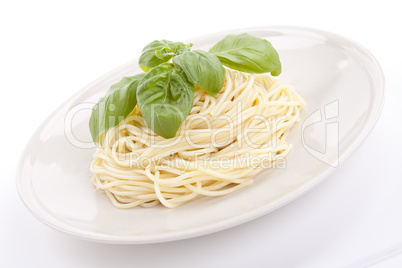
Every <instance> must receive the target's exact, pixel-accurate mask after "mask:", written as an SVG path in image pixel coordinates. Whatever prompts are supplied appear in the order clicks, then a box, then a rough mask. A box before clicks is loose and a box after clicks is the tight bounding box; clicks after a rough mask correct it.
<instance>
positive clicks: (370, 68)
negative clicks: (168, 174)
mask: <svg viewBox="0 0 402 268" xmlns="http://www.w3.org/2000/svg"><path fill="white" fill-rule="evenodd" d="M242 32H248V33H250V34H253V35H256V36H259V37H262V38H267V39H268V40H269V41H270V42H271V43H272V44H273V45H274V47H275V48H276V49H277V50H278V52H279V55H280V58H281V61H282V66H283V72H282V75H281V80H282V81H283V82H284V83H288V84H291V85H293V86H295V87H296V89H297V91H298V93H299V94H300V95H301V96H302V97H303V98H304V99H305V100H306V102H307V106H306V107H305V109H304V110H303V112H302V115H301V121H300V123H298V124H297V125H296V126H295V127H294V129H292V131H291V135H290V136H289V138H288V140H289V141H290V142H291V143H292V144H293V149H292V151H291V153H290V154H289V155H288V157H287V158H286V163H282V164H281V166H278V167H276V168H275V169H272V170H267V171H264V172H263V173H261V174H260V175H258V176H257V177H256V178H255V180H254V184H253V185H251V186H249V187H247V188H245V189H242V190H240V191H238V192H236V193H234V194H231V195H228V196H224V197H212V198H209V197H208V198H201V199H198V200H196V201H193V202H190V203H188V204H185V205H183V206H181V207H178V208H175V209H167V208H164V207H162V206H157V207H154V208H149V209H143V208H134V209H128V210H121V209H117V208H115V207H114V206H113V205H112V204H111V203H110V201H109V200H108V198H107V196H106V195H105V194H104V193H103V192H101V191H96V190H95V188H94V187H93V186H92V184H91V173H90V171H89V165H90V163H91V160H92V154H93V153H94V151H95V148H93V144H92V142H91V138H90V133H89V130H88V119H89V116H90V108H91V107H92V106H93V104H94V103H95V102H96V101H97V100H98V99H99V97H101V96H102V95H103V94H104V93H105V91H106V90H107V88H108V87H109V85H111V84H112V83H114V82H116V81H118V80H119V79H120V78H121V77H123V76H126V75H134V74H136V73H139V72H140V69H139V68H138V67H137V66H138V63H137V62H138V61H137V59H135V60H133V61H131V62H129V63H127V64H125V65H123V66H121V67H119V68H117V69H115V70H114V71H112V72H110V73H108V74H106V75H104V76H102V77H101V78H99V79H98V80H96V81H95V82H93V83H92V84H90V85H89V86H87V87H86V88H84V89H83V90H82V91H80V92H79V93H78V94H76V95H74V96H73V97H72V98H70V99H69V100H67V101H66V102H65V103H64V104H63V105H61V106H60V107H59V108H58V109H57V110H56V111H55V112H54V113H52V114H51V115H50V117H49V118H48V119H47V120H46V121H45V122H44V123H43V124H42V125H41V126H40V128H39V129H38V130H37V131H36V133H35V134H34V135H33V137H32V138H31V140H30V142H29V143H28V146H27V148H26V150H25V152H24V154H23V156H22V159H21V162H20V165H19V172H18V175H17V186H18V190H19V193H20V196H21V198H22V200H23V202H24V203H25V205H26V206H27V207H28V209H29V210H30V211H31V212H32V213H33V214H34V215H35V216H36V217H37V218H38V219H39V220H41V221H42V222H44V223H46V224H47V225H49V226H51V227H53V228H55V229H57V230H60V231H63V232H66V233H69V234H73V235H76V236H78V237H81V238H84V239H89V240H93V241H98V242H105V243H120V244H140V243H155V242H162V241H171V240H179V239H184V238H189V237H195V236H200V235H204V234H208V233H212V232H216V231H219V230H223V229H226V228H229V227H232V226H235V225H238V224H241V223H244V222H247V221H250V220H252V219H254V218H257V217H259V216H262V215H264V214H267V213H269V212H271V211H273V210H275V209H277V208H279V207H280V206H282V205H284V204H286V203H288V202H289V201H291V200H293V199H295V198H296V197H299V196H300V195H302V194H304V193H305V192H306V191H307V190H309V189H311V188H312V187H313V186H315V185H317V183H319V182H320V181H322V180H323V179H324V177H326V176H327V175H328V174H329V173H330V172H331V171H333V170H334V169H335V168H336V167H337V166H338V165H339V163H342V162H343V161H344V160H345V159H346V158H347V157H348V156H349V155H350V154H351V153H352V152H353V151H354V150H355V149H356V148H357V147H358V145H359V144H360V143H361V142H362V141H363V140H364V139H365V138H366V137H367V135H368V134H369V132H370V131H371V129H372V128H373V126H374V124H375V122H376V120H377V118H378V116H379V114H380V111H381V108H382V105H383V100H384V78H383V74H382V71H381V68H380V66H379V65H378V63H377V61H376V60H375V59H374V57H373V56H372V55H371V54H370V53H369V52H368V51H367V50H366V49H364V48H363V47H362V46H360V45H359V44H357V43H355V42H353V41H351V40H348V39H346V38H344V37H341V36H339V35H336V34H332V33H328V32H324V31H320V30H314V29H306V28H298V27H261V28H251V29H239V30H233V31H228V32H222V33H217V34H212V35H208V36H204V37H200V38H195V39H193V40H190V41H191V42H192V43H194V44H195V45H194V49H196V48H197V49H205V50H207V49H208V48H210V47H211V46H212V45H213V44H215V43H216V42H217V41H219V40H220V39H221V38H223V37H224V36H226V35H227V34H238V33H242Z"/></svg>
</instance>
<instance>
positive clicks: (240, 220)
mask: <svg viewBox="0 0 402 268" xmlns="http://www.w3.org/2000/svg"><path fill="white" fill-rule="evenodd" d="M256 30H272V31H274V30H297V31H303V32H310V33H319V34H321V35H325V36H333V37H336V38H339V39H341V40H343V41H348V42H349V43H350V44H352V45H353V46H354V47H355V48H357V49H358V51H359V52H360V53H361V52H364V53H365V54H366V55H367V56H368V57H369V59H370V60H371V61H372V63H374V66H375V67H376V71H377V72H378V75H379V79H380V81H379V85H380V88H378V89H377V91H376V92H380V93H381V96H379V97H381V99H380V100H379V106H378V109H377V110H376V111H373V112H374V113H373V115H371V116H370V122H367V123H366V124H365V125H364V128H363V129H362V132H360V134H359V135H358V137H357V138H356V140H355V141H353V143H352V144H351V146H349V147H348V148H347V149H345V151H344V152H343V154H342V155H339V160H338V161H339V164H338V166H337V167H339V166H341V165H342V164H343V163H344V162H345V161H346V160H347V159H348V158H349V157H350V156H351V155H352V154H353V153H354V152H355V151H356V150H357V149H358V148H359V147H360V146H361V145H362V144H363V143H364V141H365V140H366V139H367V138H368V136H369V134H370V133H371V131H372V130H373V128H374V127H375V125H376V124H377V122H378V119H379V118H380V116H381V113H382V110H383V107H384V103H385V98H386V86H385V76H384V72H383V70H382V68H381V66H380V64H379V62H378V60H377V59H376V58H375V57H374V55H373V54H372V53H371V52H370V51H369V50H368V49H366V48H365V47H364V46H362V45H361V44H360V43H358V42H356V41H354V40H353V39H351V38H349V37H345V36H342V35H339V34H337V33H333V32H329V31H326V30H322V29H317V28H310V27H300V26H288V25H269V26H257V27H247V28H236V29H229V30H225V31H219V32H214V33H210V34H205V35H201V36H196V37H194V39H202V38H212V37H213V36H217V35H225V34H230V33H233V32H238V31H256ZM132 61H133V59H131V60H130V61H128V62H126V63H124V64H121V65H119V66H117V67H116V68H114V69H112V70H110V71H108V72H106V73H104V74H102V75H101V76H99V77H98V78H97V79H95V80H94V81H92V82H91V83H89V84H87V85H86V86H84V87H83V88H81V89H80V90H78V91H76V92H75V93H73V94H72V95H71V96H70V97H69V98H68V99H67V100H65V101H64V102H63V103H61V104H60V105H58V108H57V109H56V110H55V111H58V110H59V109H60V108H61V107H63V106H65V105H66V104H67V103H69V102H71V101H72V100H74V99H75V98H76V97H77V95H78V94H79V93H82V92H83V89H87V88H90V87H91V86H92V85H93V84H96V83H97V82H98V81H99V80H101V79H102V78H103V77H105V76H107V75H111V74H112V73H114V72H116V71H117V70H120V69H122V68H123V67H125V66H126V65H128V64H130V63H131V62H132ZM55 111H53V113H50V114H49V115H48V116H47V117H46V119H45V120H44V121H43V122H42V123H41V124H40V125H39V127H38V128H37V129H36V131H35V132H34V133H33V134H32V136H31V137H30V139H29V140H28V142H27V143H26V145H25V148H24V150H23V152H22V154H21V156H20V160H19V163H18V165H17V172H16V187H17V192H18V194H19V197H20V199H21V201H22V202H23V204H24V205H25V207H26V208H27V209H28V210H29V211H30V212H31V214H32V215H33V216H34V217H35V218H37V219H38V220H39V221H41V222H43V223H44V224H45V225H47V226H49V227H51V228H53V229H55V230H57V231H60V232H62V233H65V234H69V235H72V236H74V237H78V238H81V239H84V240H89V241H93V242H101V243H108V244H151V243H160V242H168V241H177V240H183V239H189V238H194V237H199V236H202V235H206V234H211V233H215V232H219V231H222V230H225V229H229V228H232V227H235V226H238V225H241V224H244V223H246V222H249V221H252V220H254V219H256V218H259V217H261V216H263V215H267V214H269V213H271V212H272V211H274V210H276V209H279V208H281V207H282V206H284V205H286V204H288V203H290V202H291V201H293V200H295V199H297V198H299V197H301V196H302V195H304V194H305V193H306V192H308V191H309V190H311V189H313V188H315V186H317V185H318V184H320V183H321V182H322V181H323V180H324V179H325V178H327V177H328V176H329V175H330V174H331V173H332V172H333V171H335V170H336V169H335V168H328V169H327V170H326V171H325V172H323V173H321V174H320V175H319V176H317V177H315V178H314V180H310V181H308V182H307V183H306V184H305V185H303V186H302V187H301V188H299V189H297V190H296V191H293V192H292V193H291V194H288V195H286V196H284V197H282V198H280V199H279V200H276V201H274V202H273V203H271V204H266V205H262V206H260V207H257V208H254V209H253V210H251V211H248V212H246V213H241V214H237V215H235V216H233V217H230V218H228V219H225V220H221V221H218V222H214V223H211V224H207V225H202V226H200V227H196V228H191V229H189V230H185V231H175V232H172V233H167V234H166V233H165V234H158V235H148V236H144V237H143V236H128V237H120V236H106V235H100V234H98V235H97V236H94V235H93V234H94V232H88V231H83V230H81V229H79V228H76V227H72V226H70V225H66V226H68V228H66V227H63V226H60V225H57V224H54V223H52V222H50V221H46V220H45V217H43V216H41V215H40V213H38V212H37V211H36V210H35V209H34V208H33V207H32V206H31V205H30V204H29V202H28V201H27V200H26V198H25V196H24V193H23V189H22V185H21V182H22V168H23V165H24V162H25V156H26V155H27V154H28V153H29V151H30V147H31V145H32V143H33V142H34V138H35V137H36V136H37V135H38V134H39V133H40V131H41V130H42V129H43V127H44V126H45V125H47V123H48V121H49V120H50V119H51V118H52V116H53V114H54V112H55Z"/></svg>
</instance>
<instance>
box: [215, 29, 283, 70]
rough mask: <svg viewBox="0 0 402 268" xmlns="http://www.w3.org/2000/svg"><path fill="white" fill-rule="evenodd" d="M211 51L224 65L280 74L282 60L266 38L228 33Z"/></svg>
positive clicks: (236, 68) (238, 68)
mask: <svg viewBox="0 0 402 268" xmlns="http://www.w3.org/2000/svg"><path fill="white" fill-rule="evenodd" d="M209 52H211V53H213V54H215V55H216V56H217V57H218V58H219V60H220V61H221V62H222V63H223V65H225V66H227V67H229V68H232V69H235V70H238V71H242V72H247V73H267V72H271V74H272V75H279V74H280V73H281V62H280V60H279V55H278V52H277V51H276V50H275V48H274V47H273V46H272V45H271V43H270V42H268V41H267V40H265V39H262V38H259V37H256V36H252V35H249V34H247V33H244V34H239V35H228V36H226V37H225V38H223V39H222V40H221V41H219V42H218V43H216V44H215V45H214V46H213V47H212V48H211V49H210V50H209Z"/></svg>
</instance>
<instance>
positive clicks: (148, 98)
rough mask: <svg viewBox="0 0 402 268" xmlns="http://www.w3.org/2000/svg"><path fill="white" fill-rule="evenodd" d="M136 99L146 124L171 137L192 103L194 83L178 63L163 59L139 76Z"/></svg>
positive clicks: (155, 130) (166, 136)
mask: <svg viewBox="0 0 402 268" xmlns="http://www.w3.org/2000/svg"><path fill="white" fill-rule="evenodd" d="M137 100H138V106H139V107H140V110H141V114H142V117H143V118H144V121H145V123H146V124H147V126H148V127H149V128H150V129H151V130H152V131H153V132H155V133H156V134H158V135H160V136H162V137H164V138H165V139H169V138H173V137H174V136H175V135H176V132H177V130H178V129H179V127H180V125H181V124H182V123H183V121H184V120H185V119H186V117H187V116H188V114H189V113H190V111H191V108H192V107H193V102H194V85H193V84H192V83H191V82H190V81H188V79H187V77H186V75H185V73H184V72H183V70H182V69H181V68H180V67H179V66H175V65H174V64H173V63H170V62H166V63H162V64H160V65H158V66H156V67H154V68H152V69H151V70H150V71H149V72H148V73H146V74H145V76H144V77H143V78H142V79H141V81H140V83H139V84H138V88H137Z"/></svg>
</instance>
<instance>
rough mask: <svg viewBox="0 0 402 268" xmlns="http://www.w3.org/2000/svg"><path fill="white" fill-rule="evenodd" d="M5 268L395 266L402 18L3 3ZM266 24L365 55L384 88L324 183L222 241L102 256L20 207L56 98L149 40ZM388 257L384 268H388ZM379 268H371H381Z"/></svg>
mask: <svg viewBox="0 0 402 268" xmlns="http://www.w3.org/2000/svg"><path fill="white" fill-rule="evenodd" d="M0 3H1V4H0V29H1V31H0V37H1V40H0V82H1V83H0V88H1V96H0V100H1V101H0V119H1V121H0V126H1V132H0V135H1V137H0V140H1V147H0V150H1V153H0V158H1V159H0V165H1V166H0V169H1V170H0V174H1V184H0V215H1V216H0V261H1V266H2V267H161V266H164V267H203V266H204V267H205V266H207V265H208V266H209V267H246V266H249V267H402V209H401V206H402V172H401V168H400V167H401V165H402V161H401V160H402V153H401V152H402V142H401V137H402V127H401V123H402V120H401V114H402V105H401V101H400V99H402V93H401V92H402V87H401V85H402V78H401V74H402V72H401V71H402V67H401V66H402V64H401V63H402V53H401V48H402V39H401V37H400V36H401V30H400V26H401V25H402V19H401V16H400V7H399V5H398V4H397V1H351V0H348V1H339V0H338V1H330V2H329V1H328V2H327V1H267V0H264V1H254V0H245V1H236V0H233V1H218V0H214V1H209V0H208V1H207V0H204V1H199V2H195V1H173V0H172V1H147V2H146V1H141V2H140V1H108V2H103V1H65V2H61V1H1V2H0ZM268 25H294V26H306V27H313V28H318V29H322V30H327V31H331V32H335V33H338V34H341V35H343V36H345V37H348V38H351V39H353V40H355V41H357V42H358V43H360V44H362V45H363V46H365V47H366V48H367V49H369V50H370V51H371V52H372V53H373V54H374V56H375V57H376V58H377V59H378V61H379V62H380V64H381V66H382V68H383V70H384V73H385V77H386V83H387V99H386V102H385V106H384V110H383V113H382V116H381V118H380V120H379V122H378V123H377V125H376V127H375V129H374V130H373V132H372V133H371V135H370V136H369V137H368V139H367V140H366V141H365V143H364V144H363V145H362V146H360V148H359V150H358V151H357V152H356V153H354V154H353V156H352V157H351V158H349V159H348V161H347V162H345V163H344V164H343V165H342V166H340V167H338V168H337V170H336V171H335V172H334V173H333V174H332V175H330V176H329V177H328V178H327V179H326V180H325V181H324V182H323V183H322V184H320V185H319V186H318V187H316V188H315V189H313V190H312V191H310V192H308V193H307V194H306V195H304V196H303V197H301V198H299V199H297V200H296V201H294V202H292V203H291V204H289V205H287V206H285V207H283V208H281V209H279V210H277V211H275V212H273V213H271V214H269V215H266V216H264V217H262V218H259V219H257V220H254V221H252V222H249V223H246V224H243V225H241V226H238V227H235V228H232V229H229V230H226V231H222V232H219V233H215V234H211V235H207V236H203V237H199V238H194V239H188V240H184V241H176V242H169V243H161V244H154V245H131V246H127V245H126V246H124V245H106V244H96V243H92V242H87V241H82V240H79V239H77V238H75V237H70V236H68V235H66V234H63V233H59V232H57V231H54V230H52V229H50V228H48V227H47V226H45V225H44V224H42V223H40V222H39V221H38V220H36V219H35V218H34V217H33V216H32V215H31V214H30V213H29V212H28V210H27V209H26V208H25V207H24V206H23V204H22V202H21V201H20V199H19V197H18V193H17V191H16V187H15V174H16V168H17V163H18V160H19V157H20V156H21V154H22V151H23V149H24V146H25V144H26V143H27V141H28V139H29V137H30V136H31V135H32V134H33V132H34V131H35V129H36V128H37V127H39V125H40V124H41V122H42V121H43V120H44V119H45V118H46V117H47V116H48V115H49V113H51V112H52V111H54V110H55V109H56V108H57V107H58V106H59V105H60V104H61V103H62V102H63V101H64V100H65V99H66V98H68V97H70V96H71V95H73V94H74V93H76V92H77V91H79V90H80V89H81V88H83V87H84V86H85V85H86V84H88V83H90V82H91V81H93V80H94V79H96V78H98V77H99V76H101V75H102V74H104V73H106V72H107V71H109V70H111V69H113V68H115V67H117V66H119V65H121V64H123V63H125V62H127V61H129V60H131V59H133V58H136V57H138V56H139V53H140V51H141V49H142V47H143V46H144V45H145V44H147V43H148V42H150V41H152V40H154V39H162V38H165V39H170V40H188V39H191V37H196V36H200V35H204V34H208V33H212V32H217V31H223V30H229V29H235V28H244V27H253V26H268ZM384 259H385V260H384ZM381 260H384V261H382V262H381V263H379V262H378V261H381Z"/></svg>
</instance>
